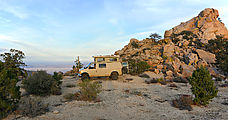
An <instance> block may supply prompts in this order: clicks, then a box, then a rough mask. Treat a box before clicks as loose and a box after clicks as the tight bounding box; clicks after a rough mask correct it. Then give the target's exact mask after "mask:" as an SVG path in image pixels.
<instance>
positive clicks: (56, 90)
mask: <svg viewBox="0 0 228 120" xmlns="http://www.w3.org/2000/svg"><path fill="white" fill-rule="evenodd" d="M52 77H53V78H54V80H55V82H54V84H53V85H52V89H51V93H52V94H53V95H61V91H60V90H61V84H62V81H60V80H62V79H63V75H62V74H59V73H57V72H54V75H53V76H52Z"/></svg>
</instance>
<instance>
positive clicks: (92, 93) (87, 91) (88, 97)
mask: <svg viewBox="0 0 228 120" xmlns="http://www.w3.org/2000/svg"><path fill="white" fill-rule="evenodd" d="M79 87H80V97H79V98H80V100H83V101H93V100H95V99H96V98H97V96H98V94H99V93H100V92H101V88H102V86H101V84H99V83H98V82H92V81H91V80H84V81H83V82H82V83H79Z"/></svg>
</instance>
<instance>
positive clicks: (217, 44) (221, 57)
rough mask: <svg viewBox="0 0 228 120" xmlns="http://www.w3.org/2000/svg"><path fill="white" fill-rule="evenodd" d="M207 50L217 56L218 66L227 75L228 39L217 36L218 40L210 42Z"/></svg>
mask: <svg viewBox="0 0 228 120" xmlns="http://www.w3.org/2000/svg"><path fill="white" fill-rule="evenodd" d="M206 50H208V51H210V52H211V53H214V54H215V55H216V59H217V60H216V64H217V66H218V67H219V68H220V69H221V70H222V71H223V72H225V73H227V71H228V39H226V38H223V36H216V39H212V40H209V41H208V44H207V45H206Z"/></svg>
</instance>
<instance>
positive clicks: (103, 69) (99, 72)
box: [97, 63, 109, 76]
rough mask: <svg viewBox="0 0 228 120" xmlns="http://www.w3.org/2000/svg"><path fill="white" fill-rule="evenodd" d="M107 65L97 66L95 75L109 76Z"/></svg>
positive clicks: (99, 64)
mask: <svg viewBox="0 0 228 120" xmlns="http://www.w3.org/2000/svg"><path fill="white" fill-rule="evenodd" d="M107 65H108V64H107V63H98V64H97V75H98V76H109V72H108V66H107Z"/></svg>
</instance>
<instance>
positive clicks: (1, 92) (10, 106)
mask: <svg viewBox="0 0 228 120" xmlns="http://www.w3.org/2000/svg"><path fill="white" fill-rule="evenodd" d="M0 57H1V58H2V60H3V61H1V60H0V119H2V118H3V117H5V116H7V115H8V114H9V113H10V112H12V111H14V110H15V109H16V107H17V103H18V101H19V100H20V91H19V89H20V87H19V86H16V84H17V82H18V81H19V80H18V77H19V75H20V76H21V75H25V74H22V73H25V71H24V70H23V69H22V68H21V66H23V65H25V64H24V62H23V58H24V53H23V52H22V51H19V50H14V49H11V50H10V53H4V54H1V55H0Z"/></svg>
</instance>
